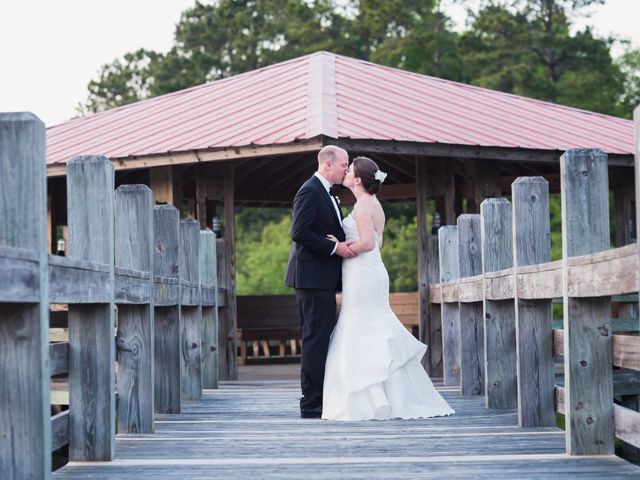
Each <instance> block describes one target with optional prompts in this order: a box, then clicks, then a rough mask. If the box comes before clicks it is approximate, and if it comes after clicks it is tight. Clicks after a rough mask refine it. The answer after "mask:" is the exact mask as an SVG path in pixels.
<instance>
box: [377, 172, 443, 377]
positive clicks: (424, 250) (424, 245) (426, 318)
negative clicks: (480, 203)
mask: <svg viewBox="0 0 640 480" xmlns="http://www.w3.org/2000/svg"><path fill="white" fill-rule="evenodd" d="M425 166H426V165H425V162H421V161H419V162H416V170H415V176H416V190H414V191H417V192H416V197H417V198H416V210H417V225H418V296H419V300H418V301H419V307H420V310H419V317H420V318H419V325H420V326H419V330H418V334H419V340H420V341H421V342H423V343H425V344H427V345H431V330H432V329H431V316H430V313H431V312H430V310H429V271H428V258H429V250H428V247H429V244H428V238H429V232H428V231H427V200H428V197H429V192H428V190H427V186H426V180H427V178H426V177H427V172H426V169H425ZM382 190H383V191H385V190H387V188H386V187H385V188H383V189H382ZM422 364H423V366H424V368H425V369H426V371H427V373H429V374H431V354H430V353H427V354H426V355H425V356H424V358H423V359H422Z"/></svg>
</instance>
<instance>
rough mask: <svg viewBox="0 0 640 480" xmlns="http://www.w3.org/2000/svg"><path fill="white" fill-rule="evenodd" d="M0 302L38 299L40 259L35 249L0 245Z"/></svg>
mask: <svg viewBox="0 0 640 480" xmlns="http://www.w3.org/2000/svg"><path fill="white" fill-rule="evenodd" d="M0 272H2V275H0V302H14V303H27V302H29V303H36V302H38V301H39V299H40V261H39V256H38V253H37V252H36V251H30V250H26V249H22V248H16V247H6V246H3V245H0Z"/></svg>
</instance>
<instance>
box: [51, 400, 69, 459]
mask: <svg viewBox="0 0 640 480" xmlns="http://www.w3.org/2000/svg"><path fill="white" fill-rule="evenodd" d="M68 444H69V410H65V411H64V412H60V413H58V414H57V415H54V416H53V417H51V451H52V452H53V451H54V450H57V449H59V448H62V447H64V446H65V445H68Z"/></svg>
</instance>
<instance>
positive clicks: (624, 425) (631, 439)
mask: <svg viewBox="0 0 640 480" xmlns="http://www.w3.org/2000/svg"><path fill="white" fill-rule="evenodd" d="M613 415H614V423H615V429H616V437H618V438H619V439H620V440H623V441H625V442H627V443H628V444H629V445H633V446H634V447H637V448H640V413H639V412H634V411H633V410H631V409H629V408H626V407H623V406H622V405H614V406H613Z"/></svg>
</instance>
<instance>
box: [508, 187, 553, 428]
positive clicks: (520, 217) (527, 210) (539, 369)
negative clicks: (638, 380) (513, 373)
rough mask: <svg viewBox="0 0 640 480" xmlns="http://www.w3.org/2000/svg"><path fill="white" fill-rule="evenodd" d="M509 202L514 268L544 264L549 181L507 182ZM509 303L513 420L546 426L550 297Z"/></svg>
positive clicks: (550, 414)
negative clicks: (515, 413) (512, 321)
mask: <svg viewBox="0 0 640 480" xmlns="http://www.w3.org/2000/svg"><path fill="white" fill-rule="evenodd" d="M512 200H513V207H512V208H513V226H512V229H513V249H514V268H515V271H516V272H517V271H518V268H520V267H522V266H528V265H536V264H539V263H546V262H549V261H550V260H551V241H550V233H549V232H550V223H549V222H550V221H549V183H548V182H547V181H546V180H545V179H544V178H542V177H520V178H518V179H516V181H515V182H513V185H512ZM516 284H517V277H516ZM516 295H518V289H517V288H516ZM515 306H516V307H515V313H516V354H517V362H516V365H517V379H518V419H519V423H520V426H522V427H548V426H552V425H555V422H556V419H555V414H554V409H553V395H554V390H553V387H554V378H553V375H554V372H553V344H552V340H553V336H552V310H551V300H527V299H523V298H520V297H518V298H517V299H516V303H515Z"/></svg>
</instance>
